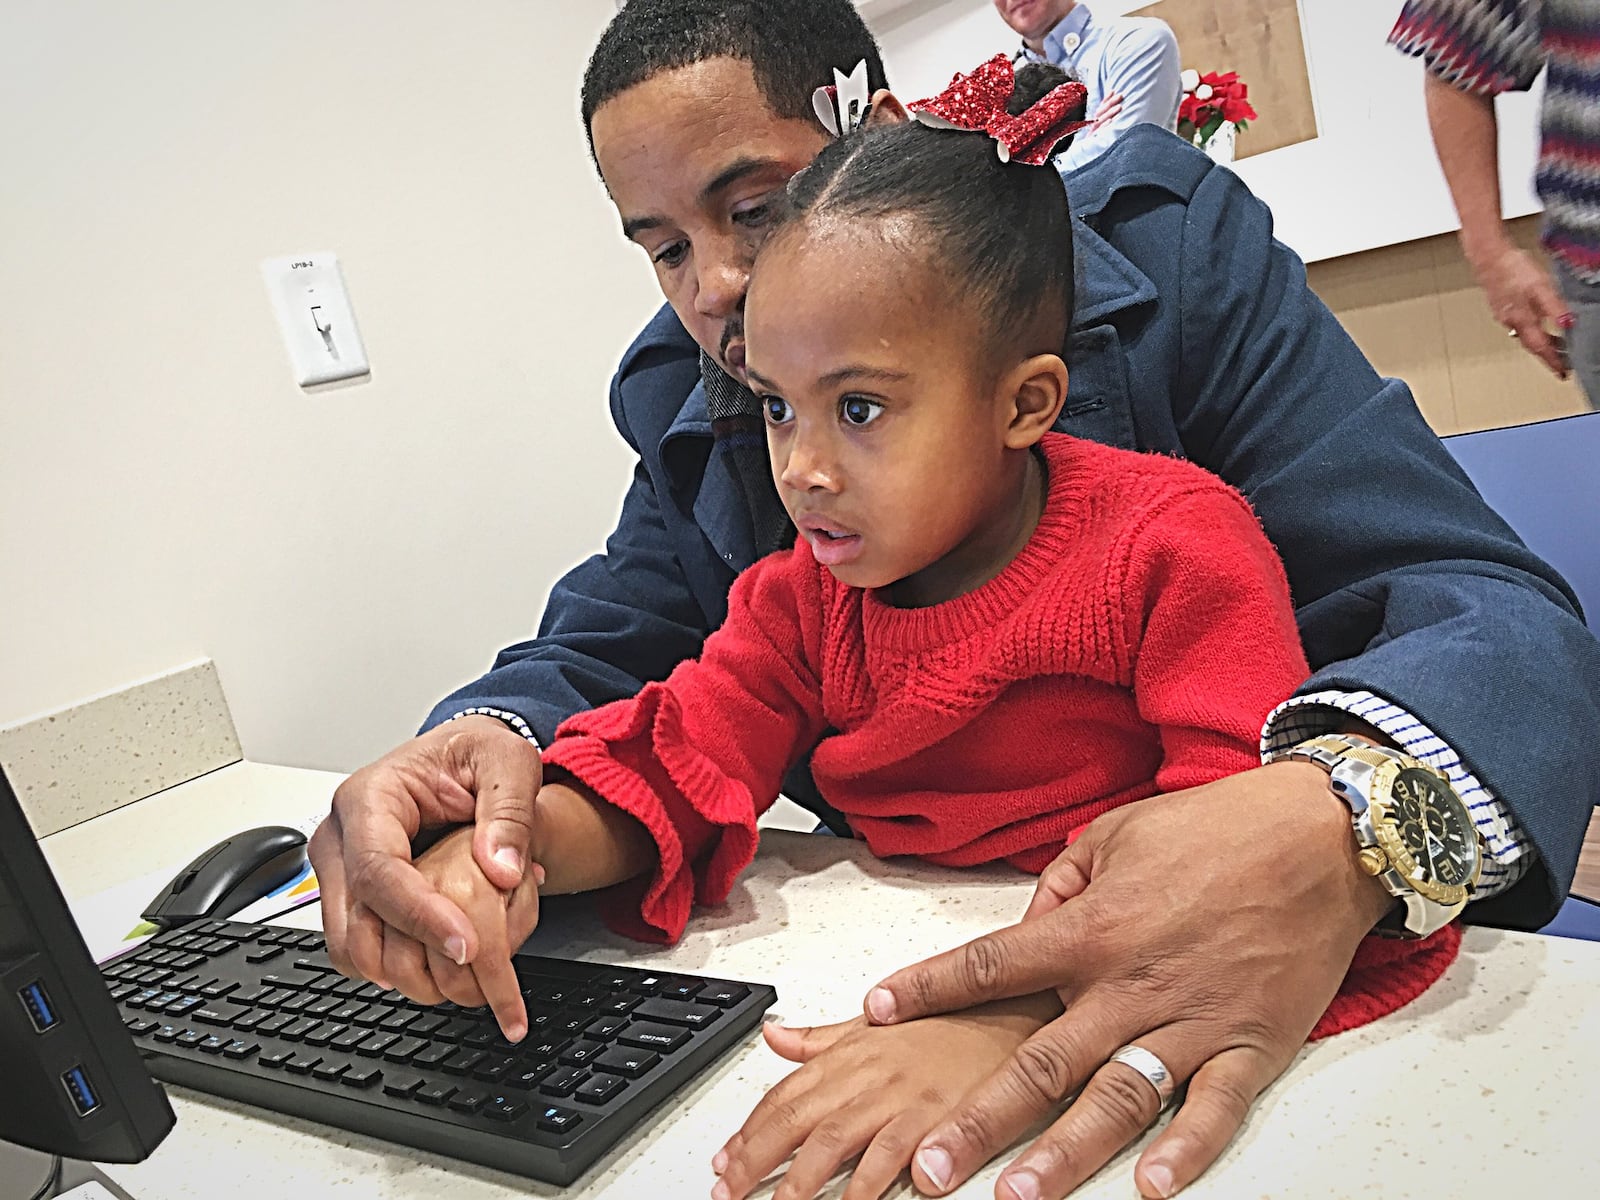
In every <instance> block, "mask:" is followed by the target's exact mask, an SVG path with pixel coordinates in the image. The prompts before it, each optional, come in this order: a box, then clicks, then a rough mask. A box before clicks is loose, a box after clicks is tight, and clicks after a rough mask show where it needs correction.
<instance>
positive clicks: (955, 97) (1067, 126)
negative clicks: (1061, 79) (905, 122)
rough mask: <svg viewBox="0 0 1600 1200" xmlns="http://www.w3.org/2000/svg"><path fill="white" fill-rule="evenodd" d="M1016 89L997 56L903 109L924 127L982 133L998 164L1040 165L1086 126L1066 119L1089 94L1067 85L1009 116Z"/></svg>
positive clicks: (1014, 78) (1012, 73)
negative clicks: (993, 147) (993, 148)
mask: <svg viewBox="0 0 1600 1200" xmlns="http://www.w3.org/2000/svg"><path fill="white" fill-rule="evenodd" d="M1016 87H1017V76H1016V72H1015V70H1014V69H1013V68H1012V66H1011V60H1010V59H1009V58H1007V57H1006V56H1005V55H1004V54H996V55H995V56H994V57H993V58H991V59H990V60H989V61H988V62H986V63H984V64H983V66H981V67H979V68H978V69H977V70H976V71H974V72H972V74H970V75H961V74H957V75H956V77H955V78H954V79H952V80H951V81H950V86H949V87H947V88H945V90H944V91H942V92H940V93H939V94H938V95H937V96H933V97H930V98H929V99H927V100H918V101H916V102H914V103H912V104H909V105H907V106H906V107H907V108H908V109H909V110H910V111H911V116H912V118H913V119H914V120H916V121H918V122H919V123H921V124H923V125H931V126H933V127H934V128H936V129H965V130H970V131H972V132H978V133H987V134H988V135H989V136H990V137H992V138H993V139H994V140H995V143H996V147H997V149H998V151H999V154H1000V161H1001V162H1013V161H1014V162H1020V163H1027V164H1028V165H1029V166H1032V167H1038V166H1043V165H1044V164H1045V163H1046V162H1048V161H1050V155H1051V154H1052V153H1053V152H1054V150H1055V148H1056V147H1057V146H1058V145H1059V144H1060V143H1061V140H1062V139H1063V138H1065V137H1068V136H1070V135H1072V134H1074V133H1076V132H1078V130H1080V129H1083V128H1085V127H1087V126H1088V125H1089V124H1090V122H1088V121H1074V120H1071V119H1070V117H1071V115H1072V113H1073V112H1075V111H1077V110H1079V109H1080V108H1081V107H1082V106H1083V103H1084V101H1085V100H1086V99H1087V98H1088V95H1089V89H1088V88H1086V87H1084V86H1083V84H1081V83H1077V82H1073V81H1068V82H1067V83H1063V84H1061V85H1060V86H1059V87H1057V88H1055V89H1054V90H1052V91H1050V92H1047V93H1045V95H1044V96H1042V97H1040V99H1039V102H1038V103H1037V104H1035V105H1034V106H1033V107H1032V108H1030V109H1028V110H1027V111H1026V112H1023V113H1019V114H1017V115H1016V116H1012V115H1011V114H1010V113H1008V112H1007V111H1006V101H1008V100H1010V99H1011V93H1012V92H1014V91H1015V90H1016Z"/></svg>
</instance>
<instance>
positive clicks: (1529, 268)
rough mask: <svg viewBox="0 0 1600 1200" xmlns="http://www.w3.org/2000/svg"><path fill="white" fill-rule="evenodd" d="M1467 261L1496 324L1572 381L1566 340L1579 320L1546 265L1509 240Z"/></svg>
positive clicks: (1473, 254)
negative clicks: (1569, 376)
mask: <svg viewBox="0 0 1600 1200" xmlns="http://www.w3.org/2000/svg"><path fill="white" fill-rule="evenodd" d="M1467 261H1468V264H1469V265H1470V266H1471V267H1472V274H1473V278H1475V279H1476V280H1477V281H1478V286H1479V287H1481V288H1482V289H1483V294H1484V298H1485V299H1486V300H1487V301H1488V302H1489V311H1490V312H1491V313H1493V314H1494V319H1495V320H1496V321H1498V322H1499V323H1500V324H1501V325H1503V326H1505V327H1506V328H1507V329H1508V330H1510V331H1511V336H1512V337H1514V338H1516V339H1517V341H1518V342H1520V343H1521V344H1522V348H1523V349H1524V350H1526V351H1527V352H1528V353H1529V354H1531V355H1533V356H1534V357H1535V358H1537V359H1538V360H1539V361H1540V362H1542V363H1543V364H1544V365H1545V366H1546V367H1548V368H1549V369H1550V371H1551V373H1552V374H1554V375H1555V376H1556V378H1557V379H1566V378H1567V376H1568V374H1569V373H1570V371H1571V367H1570V365H1569V364H1568V362H1567V353H1566V339H1565V337H1564V336H1563V335H1564V331H1566V330H1568V329H1571V328H1572V327H1573V325H1574V324H1575V323H1576V318H1575V317H1574V316H1573V313H1572V310H1571V309H1570V308H1569V307H1568V305H1567V302H1566V301H1565V300H1564V299H1562V297H1561V293H1560V292H1559V291H1557V290H1556V284H1555V280H1554V279H1552V278H1551V276H1550V272H1549V271H1548V270H1546V269H1545V267H1544V264H1543V263H1541V262H1539V261H1538V260H1537V259H1536V258H1534V257H1533V255H1531V254H1529V253H1528V252H1527V251H1526V250H1523V249H1521V248H1520V247H1519V246H1517V245H1516V243H1514V242H1512V241H1511V240H1510V239H1508V238H1505V237H1501V238H1498V239H1496V240H1495V241H1494V242H1493V243H1492V244H1491V245H1489V246H1488V247H1484V248H1474V250H1473V251H1472V252H1469V254H1468V258H1467Z"/></svg>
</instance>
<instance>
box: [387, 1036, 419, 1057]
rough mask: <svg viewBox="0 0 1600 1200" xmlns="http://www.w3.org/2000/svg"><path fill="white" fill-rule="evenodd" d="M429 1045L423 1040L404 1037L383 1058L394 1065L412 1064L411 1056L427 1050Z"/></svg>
mask: <svg viewBox="0 0 1600 1200" xmlns="http://www.w3.org/2000/svg"><path fill="white" fill-rule="evenodd" d="M427 1045H428V1043H427V1042H425V1041H423V1040H422V1039H421V1038H414V1037H403V1038H401V1039H400V1040H399V1041H398V1042H396V1043H395V1044H394V1045H392V1046H390V1047H389V1048H388V1049H387V1050H385V1051H384V1052H383V1057H384V1058H385V1059H387V1060H388V1061H389V1062H392V1063H404V1062H410V1061H411V1056H412V1055H413V1054H415V1053H416V1052H417V1051H418V1050H423V1049H426V1048H427Z"/></svg>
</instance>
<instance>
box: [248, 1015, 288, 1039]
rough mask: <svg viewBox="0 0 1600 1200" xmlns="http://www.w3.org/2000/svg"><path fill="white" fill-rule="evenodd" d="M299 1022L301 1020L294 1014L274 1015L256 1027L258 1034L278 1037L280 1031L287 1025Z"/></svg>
mask: <svg viewBox="0 0 1600 1200" xmlns="http://www.w3.org/2000/svg"><path fill="white" fill-rule="evenodd" d="M297 1020H299V1018H298V1017H296V1016H295V1015H294V1014H293V1013H285V1012H281V1013H273V1014H272V1015H271V1016H270V1017H268V1018H267V1019H266V1020H265V1021H263V1022H261V1024H259V1025H257V1026H256V1032H257V1033H264V1034H270V1035H271V1036H272V1037H277V1036H278V1031H279V1030H281V1029H283V1028H284V1027H285V1026H287V1025H293V1024H294V1023H295V1022H296V1021H297Z"/></svg>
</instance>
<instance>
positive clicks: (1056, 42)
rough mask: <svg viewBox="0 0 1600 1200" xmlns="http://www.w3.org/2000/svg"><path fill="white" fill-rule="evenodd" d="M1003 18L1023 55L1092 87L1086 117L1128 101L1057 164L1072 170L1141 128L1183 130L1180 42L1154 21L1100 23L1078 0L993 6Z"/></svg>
mask: <svg viewBox="0 0 1600 1200" xmlns="http://www.w3.org/2000/svg"><path fill="white" fill-rule="evenodd" d="M994 7H995V10H996V11H997V12H999V14H1000V18H1001V20H1003V21H1004V22H1005V23H1006V24H1007V25H1009V26H1011V28H1012V29H1014V30H1015V31H1016V32H1017V33H1018V34H1020V35H1021V37H1022V53H1023V54H1024V55H1026V56H1027V57H1029V58H1033V59H1039V60H1043V61H1046V62H1052V63H1054V64H1055V65H1056V66H1058V67H1060V68H1061V69H1062V70H1064V71H1066V72H1067V73H1068V74H1069V75H1071V76H1072V77H1073V78H1074V79H1077V80H1079V81H1080V82H1081V83H1082V84H1083V85H1084V86H1085V87H1086V88H1088V89H1089V100H1088V111H1089V112H1091V113H1092V112H1098V111H1099V110H1100V105H1101V104H1102V103H1103V102H1104V101H1105V100H1106V98H1107V97H1110V96H1120V97H1122V110H1121V112H1120V113H1118V114H1117V115H1116V116H1115V117H1113V118H1111V119H1110V120H1108V121H1105V122H1103V123H1101V124H1100V125H1098V126H1097V127H1096V128H1094V129H1092V130H1090V131H1088V133H1087V134H1086V135H1085V136H1081V137H1079V138H1077V139H1075V140H1074V141H1073V143H1072V145H1071V146H1069V147H1068V148H1067V149H1066V150H1065V151H1064V152H1063V153H1062V154H1061V155H1060V156H1059V157H1058V158H1057V159H1056V166H1057V167H1058V168H1060V169H1061V170H1062V171H1071V170H1074V169H1076V168H1078V167H1081V166H1083V165H1084V164H1085V163H1087V162H1090V161H1092V160H1094V159H1096V158H1098V157H1100V155H1102V154H1104V153H1105V152H1106V148H1107V147H1109V146H1110V145H1111V143H1112V142H1114V141H1116V139H1117V138H1119V137H1121V136H1122V135H1123V134H1124V133H1126V132H1127V131H1128V130H1130V129H1132V128H1133V127H1134V126H1135V125H1139V124H1144V123H1148V124H1151V125H1159V126H1161V127H1162V128H1163V129H1175V128H1176V127H1177V124H1178V95H1179V92H1180V90H1181V87H1180V84H1179V82H1178V81H1179V77H1180V76H1181V75H1182V73H1183V70H1182V67H1181V66H1180V65H1179V58H1178V39H1177V38H1175V37H1173V35H1172V30H1171V28H1170V27H1168V25H1167V23H1166V22H1165V21H1158V20H1156V19H1155V18H1154V17H1122V18H1111V19H1106V20H1101V19H1098V18H1096V17H1095V16H1094V15H1093V14H1092V13H1091V12H1090V11H1089V9H1088V7H1087V6H1085V5H1082V4H1079V3H1077V2H1076V0H994Z"/></svg>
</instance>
